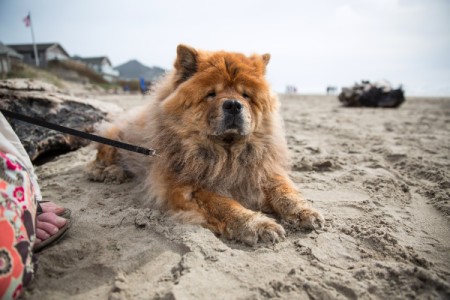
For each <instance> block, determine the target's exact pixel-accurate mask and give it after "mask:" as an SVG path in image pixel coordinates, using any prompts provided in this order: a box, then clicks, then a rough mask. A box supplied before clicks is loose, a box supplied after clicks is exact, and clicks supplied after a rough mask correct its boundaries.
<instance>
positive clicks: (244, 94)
mask: <svg viewBox="0 0 450 300" xmlns="http://www.w3.org/2000/svg"><path fill="white" fill-rule="evenodd" d="M242 97H244V98H245V99H250V96H249V95H248V94H247V93H243V94H242Z"/></svg>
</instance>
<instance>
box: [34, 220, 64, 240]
mask: <svg viewBox="0 0 450 300" xmlns="http://www.w3.org/2000/svg"><path fill="white" fill-rule="evenodd" d="M36 227H37V228H38V229H41V230H43V231H45V232H46V233H47V234H48V235H50V236H51V235H54V234H55V233H57V232H58V230H59V228H58V227H57V226H55V225H53V224H51V223H47V222H42V221H39V220H38V222H37V224H36Z"/></svg>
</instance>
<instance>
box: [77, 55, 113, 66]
mask: <svg viewBox="0 0 450 300" xmlns="http://www.w3.org/2000/svg"><path fill="white" fill-rule="evenodd" d="M73 58H74V59H76V60H81V61H82V62H85V63H87V64H94V65H101V64H102V63H103V62H104V61H105V59H106V61H107V63H108V64H109V65H110V66H112V64H111V61H110V60H109V58H108V57H107V56H96V57H79V56H74V57H73Z"/></svg>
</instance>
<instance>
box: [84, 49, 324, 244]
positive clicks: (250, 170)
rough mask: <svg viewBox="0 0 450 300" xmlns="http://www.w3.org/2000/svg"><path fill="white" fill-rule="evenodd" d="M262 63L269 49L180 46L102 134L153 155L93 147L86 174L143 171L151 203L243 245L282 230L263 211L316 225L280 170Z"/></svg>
mask: <svg viewBox="0 0 450 300" xmlns="http://www.w3.org/2000/svg"><path fill="white" fill-rule="evenodd" d="M269 60H270V55H268V54H265V55H253V56H250V57H247V56H244V55H242V54H239V53H230V52H206V51H199V50H196V49H193V48H191V47H188V46H184V45H180V46H178V48H177V58H176V60H175V64H174V67H175V68H174V70H173V71H172V72H171V73H169V74H167V75H166V77H165V78H164V79H163V80H162V82H161V83H160V84H159V85H158V86H157V87H156V89H155V91H154V93H153V96H152V100H151V103H149V105H148V106H147V107H146V108H145V109H142V110H141V111H139V112H138V113H137V114H136V115H135V116H134V117H132V118H128V119H126V120H121V121H120V122H117V124H115V125H113V126H111V127H110V128H109V129H108V130H107V131H106V132H105V134H106V136H107V137H109V138H113V139H120V140H123V141H126V142H130V143H134V144H137V145H140V146H144V147H148V148H153V149H155V150H156V153H157V154H158V156H157V157H153V158H149V159H147V158H143V156H139V155H132V154H129V153H126V152H125V151H124V152H122V151H119V150H117V149H115V148H112V147H109V146H105V145H99V146H98V153H97V157H96V160H95V161H94V162H92V163H91V164H90V165H89V168H88V173H89V175H90V178H91V179H93V180H97V181H113V182H121V181H123V180H124V179H125V178H126V176H127V174H128V173H129V172H132V173H134V174H135V175H137V177H144V178H145V180H144V182H145V186H146V190H145V197H146V198H147V199H148V201H150V202H151V203H152V204H155V206H156V207H158V208H160V209H163V210H167V211H169V212H171V213H172V214H173V215H176V216H178V217H181V218H182V219H184V220H187V221H190V222H198V223H201V224H202V225H203V226H205V227H207V228H210V229H211V230H212V231H213V232H215V233H217V234H221V235H224V236H225V237H227V238H230V239H236V240H240V241H243V242H245V243H247V244H255V243H256V242H257V241H258V240H261V241H272V242H275V241H278V240H280V239H281V238H283V237H284V235H285V231H284V229H283V227H282V226H281V225H279V224H277V223H276V222H275V220H273V219H272V218H269V217H267V216H266V215H264V214H262V213H261V212H267V213H274V214H276V215H277V216H279V217H280V218H281V219H284V220H287V221H289V222H292V223H294V224H296V225H298V226H299V227H314V226H316V225H318V226H322V224H323V222H324V219H323V217H322V216H321V215H320V213H319V212H317V211H316V210H314V209H313V208H311V207H309V205H308V203H307V202H306V201H305V200H304V199H303V198H302V197H301V196H300V194H299V192H298V191H297V189H296V188H295V186H294V184H293V183H292V182H291V180H290V179H289V177H288V173H287V167H288V153H287V152H288V151H287V146H286V141H285V139H284V134H283V131H282V129H281V127H280V121H279V115H278V100H277V98H276V96H275V95H274V94H273V93H271V91H270V88H269V85H268V83H267V82H266V80H265V70H266V66H267V64H268V62H269ZM257 211H258V212H257Z"/></svg>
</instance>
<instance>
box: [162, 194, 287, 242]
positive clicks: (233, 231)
mask: <svg viewBox="0 0 450 300" xmlns="http://www.w3.org/2000/svg"><path fill="white" fill-rule="evenodd" d="M168 200H169V205H170V208H171V209H172V210H173V211H180V210H182V211H192V210H194V211H196V212H197V213H199V214H200V215H201V216H202V217H203V219H204V223H203V225H204V226H205V227H207V228H209V229H210V230H212V231H213V232H214V233H216V234H220V235H223V236H225V237H226V238H228V239H235V240H239V241H241V242H244V243H246V244H248V245H254V244H256V243H257V242H258V241H263V242H278V241H279V240H281V239H283V238H284V235H285V232H284V229H283V227H282V226H281V225H279V224H277V223H276V222H275V221H274V220H273V219H271V218H269V217H267V216H265V215H263V214H261V213H258V212H254V211H252V210H249V209H246V208H245V207H243V206H242V205H241V204H239V202H237V201H235V200H233V199H231V198H228V197H224V196H221V195H218V194H217V193H214V192H209V191H207V190H205V189H203V188H194V187H190V186H184V187H179V188H175V189H172V191H171V193H170V196H169V199H168Z"/></svg>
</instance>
